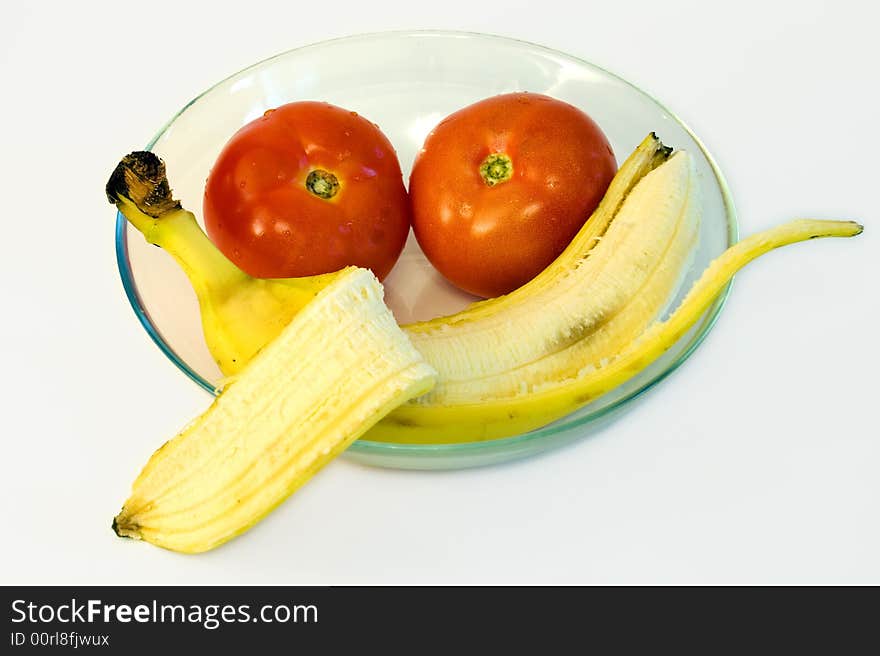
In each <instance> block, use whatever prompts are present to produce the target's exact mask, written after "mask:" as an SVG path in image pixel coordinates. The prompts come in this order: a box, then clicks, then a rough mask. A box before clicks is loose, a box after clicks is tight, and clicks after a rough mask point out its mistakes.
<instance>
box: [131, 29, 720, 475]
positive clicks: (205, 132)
mask: <svg viewBox="0 0 880 656" xmlns="http://www.w3.org/2000/svg"><path fill="white" fill-rule="evenodd" d="M516 90H520V91H531V92H536V93H544V94H547V95H551V96H554V97H556V98H559V99H561V100H565V101H567V102H569V103H571V104H573V105H575V106H577V107H580V108H581V109H583V110H584V111H586V112H587V113H588V114H590V116H592V117H593V119H595V120H596V121H597V122H598V124H599V125H600V126H601V127H602V129H603V130H604V132H605V134H606V135H607V136H608V139H609V140H610V142H611V145H612V147H613V148H614V152H615V154H616V155H617V158H618V161H622V160H623V159H624V158H626V157H627V156H628V155H629V153H630V152H631V151H632V150H633V149H634V148H635V147H636V145H637V144H638V143H639V142H640V141H641V140H642V139H643V138H644V137H645V135H646V134H648V133H649V132H651V131H655V132H656V133H657V134H658V135H659V136H660V138H661V139H662V140H663V141H664V143H666V144H668V145H670V146H673V147H675V148H676V149H686V150H688V151H690V153H691V154H692V155H693V157H694V160H695V163H696V167H697V171H698V173H699V176H700V179H701V182H702V187H703V197H704V215H703V220H702V227H701V230H700V242H699V248H698V250H697V252H696V255H695V257H694V260H693V264H692V267H691V270H690V272H689V273H688V275H687V277H686V279H685V281H684V284H683V286H682V292H681V293H680V294H679V298H677V299H675V301H674V302H673V304H672V307H674V306H675V305H676V304H677V301H678V300H680V298H681V296H682V295H683V293H684V291H685V290H686V289H688V288H689V287H690V284H691V283H692V282H693V281H694V279H695V277H696V276H697V275H699V273H700V272H701V271H702V270H703V269H704V268H705V267H706V265H707V264H708V263H709V262H710V261H711V260H712V259H713V258H714V257H716V256H717V255H718V254H720V253H721V252H722V251H723V250H724V249H725V248H727V246H728V245H730V244H732V243H734V242H735V241H736V240H737V228H736V218H735V212H734V207H733V202H732V200H731V198H730V193H729V191H728V188H727V185H726V183H725V181H724V178H723V177H722V175H721V172H720V171H719V170H718V167H717V166H716V164H715V162H714V161H713V159H712V157H711V156H710V155H709V153H708V152H707V151H706V149H705V148H704V146H703V145H702V143H700V141H699V139H697V137H696V136H695V135H694V134H693V133H692V132H691V131H690V130H689V129H688V128H687V126H685V125H684V124H683V123H682V122H681V121H680V120H679V119H678V118H677V117H676V116H675V115H674V114H672V112H670V111H669V110H668V109H666V108H665V107H663V105H661V104H660V103H659V102H657V101H656V100H654V99H653V98H652V97H650V96H649V95H647V94H646V93H644V92H643V91H640V90H639V89H638V88H636V87H634V86H633V85H631V84H629V83H628V82H626V81H624V80H622V79H620V78H619V77H617V76H615V75H612V74H611V73H609V72H607V71H605V70H602V69H601V68H598V67H596V66H594V65H592V64H589V63H587V62H585V61H582V60H579V59H577V58H575V57H571V56H569V55H566V54H563V53H560V52H555V51H553V50H549V49H547V48H544V47H541V46H537V45H534V44H531V43H525V42H522V41H516V40H513V39H507V38H502V37H497V36H486V35H482V34H468V33H456V32H391V33H382V34H370V35H363V36H354V37H347V38H343V39H336V40H333V41H327V42H324V43H319V44H315V45H310V46H306V47H303V48H298V49H296V50H291V51H289V52H286V53H283V54H280V55H277V56H275V57H272V58H271V59H267V60H266V61H263V62H260V63H258V64H255V65H253V66H251V67H249V68H247V69H245V70H243V71H241V72H240V73H236V74H235V75H233V76H232V77H229V78H227V79H226V80H223V81H222V82H220V83H219V84H217V85H216V86H214V87H212V88H211V89H209V90H207V91H206V92H204V93H203V94H201V95H200V96H198V97H197V98H195V99H194V100H192V101H191V102H189V103H187V104H186V105H185V106H184V107H183V109H181V110H180V112H178V114H177V115H176V116H175V117H174V118H172V119H171V121H170V122H169V123H168V124H167V125H166V126H165V127H164V128H162V129H161V130H160V131H159V133H158V134H157V135H156V136H155V137H154V138H153V140H152V141H150V143H149V144H148V145H147V147H146V148H147V149H148V150H153V151H155V152H156V153H158V154H159V155H160V156H162V157H163V158H164V159H165V161H166V164H167V166H168V175H169V179H170V181H171V184H172V186H173V188H174V192H175V195H176V196H177V197H178V198H180V200H181V201H182V202H183V205H184V207H186V208H188V209H189V210H192V211H193V212H195V213H196V216H198V215H199V214H200V212H201V207H202V194H203V187H204V183H205V179H206V178H207V175H208V171H209V170H210V167H211V165H212V164H213V162H214V160H215V159H216V157H217V155H218V154H219V152H220V149H221V148H222V147H223V145H224V144H225V142H226V141H227V139H229V137H230V136H232V134H233V133H234V132H235V131H236V130H237V129H238V128H239V127H240V126H242V125H243V124H245V123H247V122H248V121H250V120H251V119H254V118H256V117H258V116H260V115H261V114H262V113H263V112H264V111H265V110H266V109H269V108H271V107H276V106H278V105H281V104H283V103H286V102H291V101H294V100H324V101H327V102H330V103H333V104H336V105H340V106H342V107H345V108H347V109H350V110H353V111H357V112H359V113H360V114H362V115H364V116H366V117H368V118H369V119H370V120H372V121H374V122H376V123H378V124H379V126H380V127H381V128H382V130H383V131H384V132H385V134H386V135H387V136H388V137H389V138H390V139H391V141H392V143H394V145H395V147H396V148H397V152H398V155H399V158H400V164H401V167H402V168H403V172H404V176H405V179H406V178H408V176H409V169H410V167H411V165H412V161H413V157H414V156H415V154H416V152H417V150H418V148H419V147H420V146H421V144H422V141H423V139H424V138H425V136H426V135H427V134H428V132H429V131H430V130H431V128H433V127H434V125H436V124H437V123H438V122H439V121H440V119H442V118H443V117H444V116H446V115H447V114H449V113H451V112H453V111H455V110H457V109H459V108H461V107H464V106H465V105H467V104H469V103H472V102H474V101H476V100H480V99H481V98H485V97H487V96H491V95H494V94H499V93H505V92H508V91H516ZM116 250H117V259H118V263H119V271H120V274H121V275H122V281H123V284H124V286H125V291H126V293H127V295H128V298H129V300H130V301H131V305H132V307H133V308H134V310H135V313H136V314H137V317H138V319H140V322H141V323H142V324H143V326H144V328H145V329H146V330H147V332H148V333H149V335H150V337H151V338H152V339H153V341H154V342H155V343H156V344H157V345H158V346H159V348H160V349H162V351H163V352H164V353H165V354H166V355H167V356H168V357H169V359H170V360H171V361H172V362H173V363H174V364H175V365H177V366H178V367H179V368H180V369H181V371H183V372H184V373H185V374H186V375H187V376H189V377H190V378H191V379H192V380H193V381H195V382H196V383H198V384H199V385H201V386H202V387H203V388H204V389H205V390H207V391H209V392H212V393H213V392H214V388H215V385H216V384H217V383H218V381H220V380H221V374H220V371H219V370H218V369H217V365H216V364H215V363H214V361H213V360H212V358H211V355H210V353H209V352H208V349H207V347H206V346H205V341H204V338H203V335H202V331H201V325H200V322H199V309H198V304H197V302H196V297H195V294H194V292H193V291H192V288H191V287H190V286H189V283H188V282H187V279H186V277H185V276H184V274H183V273H182V272H181V271H180V269H179V268H178V267H177V265H176V264H175V263H174V262H173V260H172V259H171V258H170V257H169V256H168V255H166V254H165V253H164V252H163V251H161V250H160V249H158V248H155V247H153V246H150V245H148V244H147V243H146V242H145V241H144V239H143V237H142V236H141V235H140V234H139V233H138V232H137V231H136V230H135V229H134V228H131V227H129V226H128V224H127V223H126V221H125V219H124V218H123V217H122V216H121V215H118V216H117V223H116ZM385 285H386V298H387V301H388V304H389V306H390V307H391V309H392V311H393V312H394V314H395V316H396V317H397V319H398V320H399V321H400V322H401V323H406V322H410V321H414V320H420V319H427V318H431V317H434V316H438V315H442V314H449V313H450V312H454V311H457V310H459V309H461V308H462V307H464V306H465V305H467V304H468V303H469V302H471V301H472V300H473V297H470V296H468V295H466V294H464V293H461V292H459V291H457V290H456V289H454V288H453V287H451V286H450V285H449V284H448V283H446V282H445V281H444V280H443V279H442V278H441V277H440V276H439V274H437V273H436V271H434V269H433V268H432V267H431V266H430V265H429V264H428V262H427V261H426V259H425V258H424V256H423V255H422V253H421V251H420V250H419V247H418V245H417V244H416V242H415V240H414V239H413V237H412V235H410V239H409V241H408V242H407V245H406V248H405V250H404V252H403V255H402V256H401V258H400V260H399V262H398V263H397V265H396V267H395V268H394V270H393V271H392V272H391V274H389V276H388V278H387V279H386V281H385ZM726 295H727V292H726V291H725V293H724V294H722V295H721V296H720V297H719V298H718V299H717V301H716V302H715V304H714V305H713V306H712V307H711V308H710V309H709V310H708V311H707V313H706V314H705V316H703V317H702V319H701V320H700V321H699V322H698V323H697V325H696V326H695V327H694V328H693V330H691V331H690V333H688V334H687V335H686V336H685V337H683V338H682V339H681V340H680V341H679V342H678V343H676V344H675V345H674V346H673V348H672V349H671V350H670V351H669V352H668V353H666V354H665V356H664V357H663V358H662V359H661V360H660V361H658V362H656V363H655V364H654V365H653V366H651V367H650V368H648V369H647V370H645V371H643V372H642V373H641V374H640V375H639V376H637V377H636V378H634V379H633V380H630V381H629V382H628V383H626V384H624V385H622V386H620V387H619V388H617V389H615V390H614V391H612V392H611V393H609V394H607V395H605V396H604V397H602V398H600V399H598V400H596V401H595V402H593V403H590V404H589V405H587V406H585V407H583V408H581V409H580V410H578V411H577V412H575V413H573V414H571V415H569V416H567V417H565V418H563V419H561V420H559V421H557V422H555V423H554V424H551V425H549V426H546V427H544V428H541V429H539V430H536V431H532V432H529V433H525V434H522V435H518V436H515V437H510V438H505V439H500V440H493V441H488V442H465V443H461V444H440V445H409V444H392V443H385V442H374V441H365V440H359V441H357V442H355V443H354V444H353V445H352V446H351V447H350V448H349V449H348V451H347V452H346V456H347V457H349V458H353V459H355V460H358V461H360V462H364V463H368V464H371V465H380V466H386V467H401V468H411V469H443V468H456V467H471V466H477V465H485V464H492V463H497V462H501V461H505V460H510V459H513V458H519V457H523V456H526V455H529V454H533V453H536V452H538V451H543V450H546V449H548V448H551V447H555V446H559V445H561V444H563V443H565V442H568V441H571V440H573V439H577V438H581V437H584V436H586V435H588V434H590V433H591V432H592V431H594V430H596V429H598V428H599V427H601V426H603V425H605V424H607V423H608V422H609V421H610V420H611V419H612V418H613V417H614V416H615V415H616V414H617V413H618V412H619V411H620V410H621V409H622V408H623V407H624V406H626V405H627V404H629V403H631V402H632V401H633V399H635V398H636V397H637V396H639V395H640V394H641V393H642V392H644V391H645V390H647V389H648V388H650V387H651V386H653V385H654V384H656V383H657V382H658V381H660V380H662V379H663V378H664V377H665V376H667V375H668V374H669V373H670V372H672V371H673V370H674V369H675V368H676V367H678V366H679V365H681V363H682V362H684V360H685V359H687V357H688V356H689V355H690V354H691V353H692V352H693V350H694V349H695V348H696V347H697V345H699V343H700V342H701V341H702V340H703V338H704V337H705V336H706V334H707V333H708V331H709V330H710V329H711V327H712V325H713V323H714V322H715V320H716V318H717V317H718V314H719V312H720V311H721V307H722V305H723V303H724V298H725V297H726Z"/></svg>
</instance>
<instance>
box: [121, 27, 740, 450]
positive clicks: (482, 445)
mask: <svg viewBox="0 0 880 656" xmlns="http://www.w3.org/2000/svg"><path fill="white" fill-rule="evenodd" d="M432 35H437V36H454V37H477V38H484V39H496V40H501V41H506V42H509V43H519V44H522V45H524V46H528V47H529V48H534V49H537V50H541V51H544V52H547V53H550V54H552V55H553V56H556V57H562V58H565V59H568V60H571V61H574V62H577V63H578V64H581V65H585V66H588V67H591V68H593V69H596V70H598V71H601V72H602V73H603V74H605V75H608V76H609V77H611V78H613V79H615V80H618V81H619V82H621V83H622V84H625V85H627V86H629V87H632V88H633V89H634V90H636V91H637V92H639V93H641V94H643V95H644V96H645V97H647V98H649V99H650V100H651V101H652V102H654V103H655V104H656V105H657V106H658V107H659V108H660V109H661V110H662V111H664V112H666V113H667V114H668V115H669V117H670V118H671V119H673V120H674V121H675V122H677V123H678V124H679V125H680V126H681V128H682V129H683V130H684V131H685V132H686V133H687V134H688V135H689V136H690V137H691V138H692V139H693V140H694V142H695V143H696V144H697V146H698V147H699V148H700V150H701V152H702V154H703V156H704V157H705V158H706V161H707V162H708V164H709V166H710V167H711V169H712V173H713V175H714V176H715V179H716V182H717V183H718V187H719V189H720V191H721V195H722V200H723V202H724V208H725V216H726V219H727V245H728V246H730V245H732V244H734V243H736V242H737V241H738V239H739V228H738V223H737V214H736V208H735V206H734V202H733V196H732V194H731V192H730V187H729V186H728V184H727V180H726V179H725V178H724V175H723V174H722V173H721V169H720V168H719V167H718V164H717V163H716V161H715V158H714V157H713V156H712V154H711V153H710V152H709V150H708V148H706V146H705V144H704V143H703V141H702V140H701V139H700V138H699V137H697V135H696V134H695V133H694V132H693V130H691V129H690V127H688V125H687V124H686V123H685V122H684V121H682V119H681V118H679V117H678V115H677V114H676V113H675V112H673V111H671V110H670V109H669V108H668V107H666V106H665V105H664V104H663V103H662V102H660V101H659V100H657V98H655V97H654V96H653V95H651V94H650V93H647V92H646V91H644V90H643V89H641V88H639V87H637V86H636V85H634V84H632V83H631V82H628V81H627V80H625V79H624V78H622V77H620V76H618V75H616V74H614V73H612V72H611V71H608V70H607V69H604V68H602V67H601V66H597V65H596V64H593V63H591V62H588V61H586V60H584V59H580V58H578V57H575V56H573V55H570V54H568V53H564V52H560V51H558V50H554V49H553V48H548V47H547V46H543V45H541V44H537V43H532V42H530V41H526V40H523V39H515V38H510V37H506V36H501V35H493V34H484V33H480V32H467V31H454V30H393V31H385V32H370V33H364V34H356V35H351V36H343V37H338V38H335V39H328V40H324V41H320V42H316V43H311V44H308V45H304V46H300V47H297V48H292V49H290V50H286V51H284V52H281V53H278V54H275V55H272V56H271V57H267V58H266V59H263V60H260V61H258V62H256V63H254V64H251V65H250V66H247V67H246V68H243V69H241V70H239V71H237V72H235V73H233V74H232V75H229V76H228V77H226V78H224V79H222V80H220V81H219V82H217V83H216V84H214V85H212V86H211V87H209V88H208V89H205V90H204V91H203V92H202V93H200V94H199V95H197V96H196V97H194V98H193V99H192V100H190V101H189V102H188V103H186V104H185V105H184V106H183V107H182V108H181V109H180V110H179V111H178V112H177V113H176V114H175V115H174V116H172V117H171V118H170V119H169V120H168V121H167V122H166V123H165V125H163V126H162V128H161V129H160V130H159V131H158V132H157V133H156V134H155V135H154V136H153V138H152V139H151V140H150V141H149V143H148V144H147V145H146V146H145V150H152V149H153V147H154V146H155V145H156V143H157V142H158V141H159V139H160V138H161V137H162V135H163V134H164V133H165V131H166V130H167V129H168V127H169V126H170V125H171V124H172V123H174V122H175V121H176V120H177V119H178V118H179V117H180V116H181V115H182V114H183V113H184V112H186V111H187V109H189V108H190V107H191V106H192V105H193V104H195V103H196V102H198V100H199V99H200V98H202V97H203V96H204V95H206V94H208V93H210V92H211V91H212V90H213V89H215V88H217V87H219V86H221V85H223V84H224V83H226V82H227V81H229V80H231V79H233V78H236V77H238V76H240V75H243V74H245V73H247V72H248V71H250V70H252V69H255V68H258V67H260V66H262V65H264V64H266V63H268V62H271V61H273V60H275V59H279V58H281V57H285V56H287V55H289V54H291V53H294V52H299V51H302V50H306V49H311V48H319V47H323V46H326V45H329V44H332V43H335V42H339V41H347V42H353V41H358V40H367V39H374V38H381V37H385V36H394V37H424V36H432ZM126 226H127V221H126V219H125V217H124V216H123V215H122V214H121V213H120V212H117V214H116V235H115V241H116V263H117V267H118V269H119V275H120V278H121V279H122V284H123V288H124V290H125V294H126V297H127V298H128V301H129V303H130V304H131V307H132V310H134V313H135V315H136V316H137V318H138V321H140V323H141V326H143V328H144V330H145V331H146V332H147V334H148V335H149V336H150V338H151V339H152V340H153V342H154V343H155V344H156V346H158V347H159V349H160V350H161V351H162V353H164V354H165V356H166V357H167V358H168V359H169V360H171V362H172V363H174V365H175V366H176V367H177V368H178V369H180V370H181V371H182V372H183V373H184V374H186V376H187V377H188V378H190V380H192V381H193V382H195V383H196V384H197V385H199V386H200V387H201V388H202V389H204V390H205V391H207V392H209V393H210V394H212V395H216V394H217V393H218V391H219V390H218V389H217V388H216V387H215V386H214V385H212V384H211V383H210V382H209V381H207V380H206V379H204V378H203V377H202V376H200V375H199V374H197V373H196V372H195V371H193V370H192V369H190V367H189V366H188V365H187V364H186V363H185V362H184V361H183V360H181V359H180V357H178V355H177V354H176V353H175V352H174V350H173V349H172V348H171V347H170V346H169V345H168V343H167V342H165V340H164V339H163V338H162V336H161V335H160V334H159V332H158V330H157V329H156V328H155V326H154V325H153V324H152V322H151V321H150V319H149V316H148V314H147V311H146V308H144V306H143V303H142V302H141V299H140V297H139V296H138V293H137V287H136V285H135V282H134V279H133V278H132V274H131V264H130V262H129V259H128V244H127V241H126V235H127V228H126ZM732 285H733V281H732V280H731V281H730V282H729V283H728V284H727V285H726V286H725V288H724V289H723V290H722V292H721V293H720V294H719V295H718V298H717V299H716V300H715V302H714V303H713V304H712V305H711V306H710V307H709V309H708V310H706V312H705V313H704V315H703V317H702V318H701V320H700V328H699V330H698V331H697V333H696V334H694V336H693V337H692V338H691V341H690V343H689V344H688V346H687V348H686V349H685V350H684V351H683V352H682V354H681V355H680V356H679V357H678V358H676V359H675V361H673V362H672V363H670V365H669V366H668V367H667V368H666V369H664V370H663V371H661V372H659V373H658V374H657V375H656V376H654V377H653V378H651V379H649V380H647V381H645V382H644V383H643V384H642V385H640V386H639V387H638V388H636V389H634V390H633V391H632V392H630V393H629V394H627V395H625V396H623V397H621V398H620V399H617V400H616V401H615V402H614V403H612V404H609V405H607V406H605V407H603V408H600V409H598V410H596V411H595V412H592V413H589V414H587V415H584V416H583V417H578V418H577V419H576V420H573V421H572V422H570V423H566V424H551V425H550V426H548V427H545V428H539V429H537V430H534V431H531V432H528V433H523V434H521V435H515V436H512V437H506V438H500V439H495V440H486V441H474V442H458V443H449V444H403V443H395V442H378V441H370V440H357V441H356V442H354V443H353V444H352V445H351V446H350V447H349V448H348V450H347V451H348V452H349V453H352V454H356V455H364V456H384V457H394V456H403V457H406V458H407V459H412V458H414V457H417V456H429V457H431V459H434V458H437V457H442V456H444V455H448V456H453V455H454V456H465V455H470V456H477V455H489V454H491V453H497V452H502V451H506V450H508V449H513V448H514V447H520V446H522V445H524V444H525V443H527V442H531V441H534V440H537V439H540V438H542V437H549V436H551V435H558V434H559V433H561V432H563V431H570V430H572V429H575V428H578V427H580V426H583V425H585V424H587V423H590V422H593V421H596V420H598V419H600V418H603V417H607V416H609V415H610V414H611V413H613V412H615V411H616V410H619V409H620V408H621V407H622V406H623V405H625V404H627V403H629V402H631V401H633V400H634V399H636V398H638V397H640V396H641V395H642V394H644V393H646V392H647V391H648V390H650V389H652V388H653V387H654V386H655V385H657V384H658V383H660V382H661V381H662V380H664V379H665V378H666V377H667V376H669V375H670V374H672V373H673V372H674V371H676V370H677V369H678V368H679V367H680V366H681V365H682V364H684V362H685V361H686V360H687V359H688V358H689V357H690V356H691V355H692V354H693V352H694V351H695V350H696V349H697V347H699V345H700V344H702V343H703V341H704V340H705V338H706V336H707V335H708V334H709V332H710V331H711V330H712V327H713V326H714V325H715V323H716V322H717V321H718V318H719V317H720V315H721V310H722V309H723V307H724V305H725V302H726V300H727V297H728V295H729V294H730V290H731V287H732ZM409 466H412V465H409ZM459 466H462V465H459Z"/></svg>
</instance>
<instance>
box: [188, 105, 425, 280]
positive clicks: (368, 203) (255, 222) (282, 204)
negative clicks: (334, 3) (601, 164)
mask: <svg viewBox="0 0 880 656" xmlns="http://www.w3.org/2000/svg"><path fill="white" fill-rule="evenodd" d="M314 171H318V172H321V176H324V178H325V179H330V180H335V183H336V186H335V195H332V197H322V196H320V195H318V194H316V193H315V191H317V192H324V193H325V196H329V194H330V193H332V191H333V190H332V189H331V186H332V185H325V186H324V187H315V186H314V185H313V184H312V182H311V180H310V178H309V175H310V173H312V172H314ZM325 174H329V176H332V177H328V176H327V175H325ZM315 175H316V174H315ZM313 178H314V175H313ZM307 182H308V183H309V184H312V189H314V190H315V191H310V190H309V187H308V185H307ZM328 190H329V191H328ZM203 212H204V218H205V226H206V228H207V232H208V235H209V236H210V238H211V240H212V241H213V242H214V243H215V244H216V245H217V247H218V248H220V250H221V251H223V253H224V254H225V255H226V256H227V257H228V258H229V259H231V260H232V261H233V262H234V263H235V264H236V265H237V266H238V267H239V268H240V269H242V270H244V271H245V272H247V273H249V274H250V275H252V276H256V277H259V278H286V277H298V276H308V275H314V274H319V273H328V272H331V271H337V270H339V269H341V268H343V267H345V266H347V265H357V266H362V267H365V268H369V269H372V271H373V273H375V274H376V276H377V277H378V278H380V279H382V278H384V277H385V276H386V275H387V274H388V272H389V271H391V268H392V267H393V266H394V263H395V262H396V261H397V258H398V257H399V256H400V252H401V250H402V249H403V245H404V242H405V241H406V236H407V234H408V233H409V226H410V206H409V199H408V197H407V193H406V189H405V187H404V184H403V178H402V175H401V171H400V164H399V163H398V161H397V155H396V153H395V152H394V148H393V147H392V145H391V143H390V142H389V141H388V139H387V138H386V137H385V135H383V134H382V132H381V131H380V130H379V128H378V127H377V126H376V125H374V124H373V123H371V122H370V121H368V120H367V119H365V118H364V117H362V116H359V115H357V114H356V113H355V112H350V111H348V110H345V109H342V108H340V107H335V106H333V105H330V104H328V103H323V102H295V103H290V104H287V105H283V106H281V107H278V108H277V109H274V110H269V111H267V112H266V113H265V114H264V115H263V116H261V117H260V118H258V119H256V120H254V121H252V122H251V123H248V124H247V125H245V126H244V127H243V128H241V129H240V130H239V131H238V132H237V133H236V134H235V135H234V136H233V137H232V139H230V140H229V142H228V143H227V144H226V146H225V147H224V148H223V151H222V152H221V153H220V156H219V157H218V158H217V161H216V163H215V164H214V167H213V168H212V169H211V173H210V175H209V176H208V181H207V184H206V186H205V198H204V204H203Z"/></svg>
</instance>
